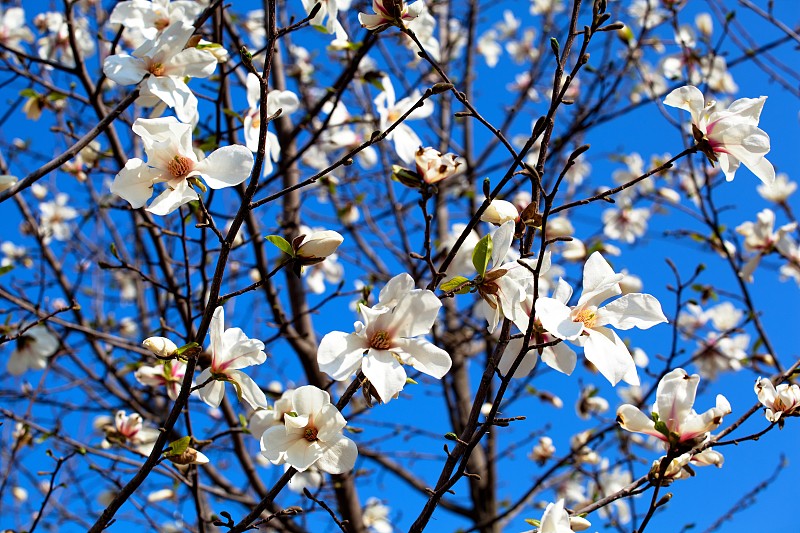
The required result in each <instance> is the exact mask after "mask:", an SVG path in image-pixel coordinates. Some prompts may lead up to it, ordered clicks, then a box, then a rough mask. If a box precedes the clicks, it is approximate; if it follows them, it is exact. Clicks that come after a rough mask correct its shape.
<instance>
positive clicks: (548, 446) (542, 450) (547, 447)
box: [530, 436, 556, 463]
mask: <svg viewBox="0 0 800 533" xmlns="http://www.w3.org/2000/svg"><path fill="white" fill-rule="evenodd" d="M555 453H556V447H555V446H553V439H551V438H550V437H546V436H545V437H539V442H538V443H537V444H536V446H534V447H533V449H532V450H531V455H530V458H531V459H533V460H534V461H536V462H537V463H544V462H545V461H547V460H548V459H550V458H551V457H553V455H555Z"/></svg>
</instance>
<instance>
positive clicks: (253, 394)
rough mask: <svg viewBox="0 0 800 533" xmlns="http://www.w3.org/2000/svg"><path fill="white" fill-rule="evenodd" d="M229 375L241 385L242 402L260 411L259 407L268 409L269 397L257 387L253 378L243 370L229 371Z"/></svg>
mask: <svg viewBox="0 0 800 533" xmlns="http://www.w3.org/2000/svg"><path fill="white" fill-rule="evenodd" d="M228 375H229V376H230V377H231V378H233V379H234V381H236V383H238V384H239V387H240V389H241V392H242V400H244V401H245V402H247V404H248V405H249V406H250V407H251V408H253V409H258V408H259V407H263V408H265V409H266V408H267V407H268V405H269V404H267V397H266V395H265V394H264V391H262V390H261V388H260V387H259V386H258V385H256V382H255V381H253V378H251V377H250V376H248V375H247V374H245V373H244V372H242V371H241V370H228Z"/></svg>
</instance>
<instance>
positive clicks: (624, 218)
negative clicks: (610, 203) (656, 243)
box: [603, 205, 650, 244]
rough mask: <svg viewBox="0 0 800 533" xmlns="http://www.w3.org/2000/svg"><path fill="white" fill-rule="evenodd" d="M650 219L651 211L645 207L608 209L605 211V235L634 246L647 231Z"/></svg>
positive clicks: (625, 206)
mask: <svg viewBox="0 0 800 533" xmlns="http://www.w3.org/2000/svg"><path fill="white" fill-rule="evenodd" d="M649 218H650V210H649V209H647V208H644V207H636V208H634V207H631V206H630V205H623V206H622V207H620V208H619V209H617V208H611V209H606V210H605V211H603V234H604V235H605V236H606V237H608V238H609V239H615V240H620V241H625V242H627V243H628V244H633V243H634V241H636V239H637V238H640V237H642V236H643V235H644V234H645V232H646V231H647V220H648V219H649Z"/></svg>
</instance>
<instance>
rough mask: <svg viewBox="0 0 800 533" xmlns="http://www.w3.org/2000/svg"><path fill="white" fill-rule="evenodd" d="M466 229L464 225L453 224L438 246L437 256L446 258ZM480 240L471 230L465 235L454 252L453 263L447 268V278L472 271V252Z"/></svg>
mask: <svg viewBox="0 0 800 533" xmlns="http://www.w3.org/2000/svg"><path fill="white" fill-rule="evenodd" d="M466 228H467V225H466V224H460V223H459V224H453V225H452V226H451V228H450V233H449V234H448V235H447V237H446V238H445V239H444V240H443V241H442V243H441V244H440V245H439V249H438V252H439V254H442V257H446V256H447V254H448V253H449V252H450V250H451V249H452V248H453V247H454V246H455V245H456V242H457V241H458V238H459V237H460V236H461V234H462V233H463V232H464V230H465V229H466ZM480 240H481V238H480V236H479V235H478V233H477V232H476V231H475V230H472V231H470V232H469V233H468V234H467V236H466V238H465V239H464V242H463V244H462V245H461V246H460V247H459V248H458V250H457V251H456V255H455V257H454V258H453V261H452V262H451V263H450V265H449V266H448V267H447V271H446V273H445V274H446V276H447V277H448V278H449V277H452V276H454V275H457V274H467V273H469V272H470V271H471V270H474V269H473V267H472V251H473V250H474V249H475V245H476V244H478V241H480Z"/></svg>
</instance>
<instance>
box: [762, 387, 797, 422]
mask: <svg viewBox="0 0 800 533" xmlns="http://www.w3.org/2000/svg"><path fill="white" fill-rule="evenodd" d="M755 392H756V394H757V395H758V401H759V402H761V404H762V405H763V406H764V407H766V408H767V409H766V412H765V413H764V416H766V417H767V420H769V421H770V422H778V423H781V424H782V423H783V420H784V418H785V417H787V416H798V415H800V386H798V385H797V384H796V383H791V384H790V383H781V384H780V385H778V386H777V388H776V387H775V385H773V384H772V381H770V380H768V379H764V378H761V377H760V378H758V379H757V380H756V385H755Z"/></svg>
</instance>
